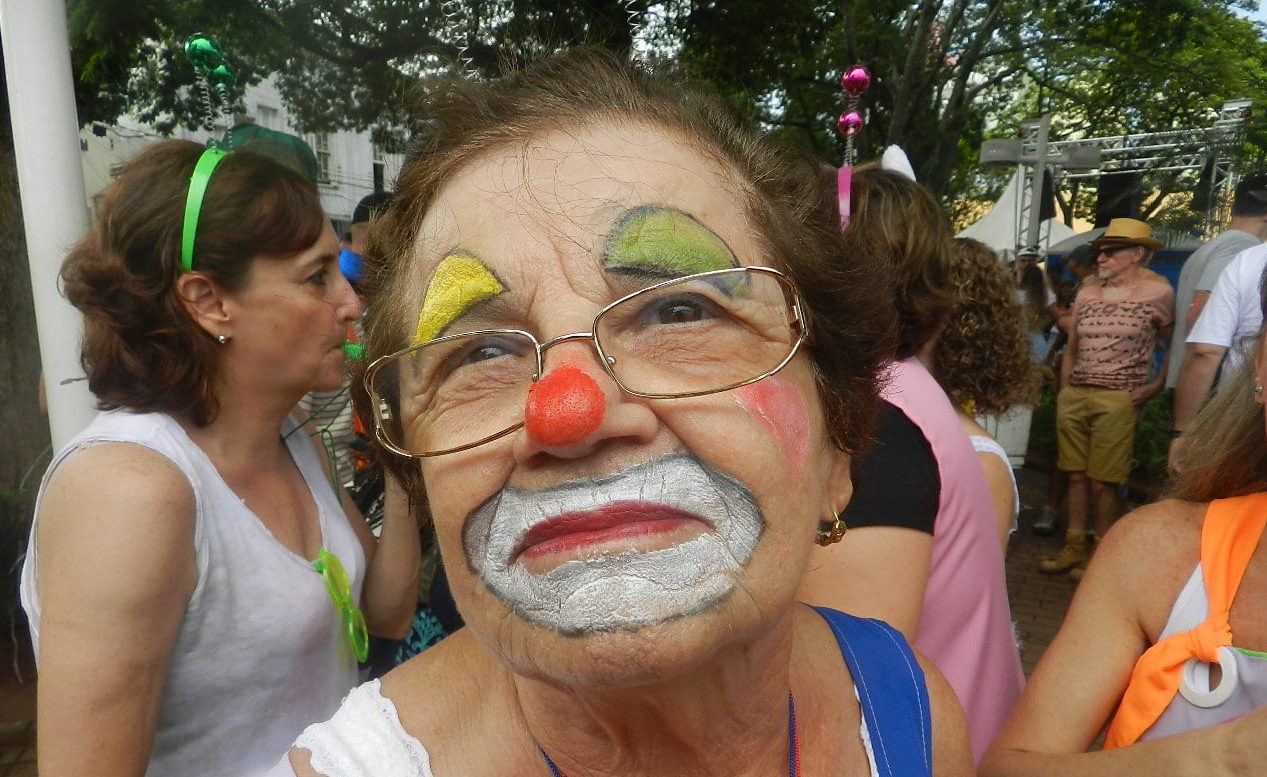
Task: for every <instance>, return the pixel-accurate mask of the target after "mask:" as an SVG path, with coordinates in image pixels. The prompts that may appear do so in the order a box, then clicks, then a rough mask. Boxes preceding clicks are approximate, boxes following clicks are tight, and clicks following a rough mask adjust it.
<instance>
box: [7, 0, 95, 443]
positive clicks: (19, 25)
mask: <svg viewBox="0 0 1267 777" xmlns="http://www.w3.org/2000/svg"><path fill="white" fill-rule="evenodd" d="M0 36H3V38H4V69H5V74H6V76H7V78H8V84H7V87H8V90H9V111H10V114H11V116H12V117H13V146H14V151H15V152H16V157H17V168H18V184H19V187H20V188H21V192H22V223H23V225H24V226H25V228H26V250H27V260H28V262H29V263H30V265H31V290H32V292H33V294H34V297H35V318H36V328H37V331H38V332H39V337H40V361H41V362H42V363H43V365H44V389H45V392H46V396H47V398H48V420H49V429H50V431H51V432H52V438H53V448H54V449H57V448H60V447H61V446H62V445H63V444H65V443H66V442H67V441H69V440H70V438H71V437H73V436H75V434H76V433H78V432H79V430H81V429H82V428H83V427H84V426H86V425H87V423H88V421H89V420H91V418H92V416H93V413H94V410H93V397H92V394H91V393H90V392H89V391H88V384H87V382H86V381H83V380H76V379H77V378H82V377H83V374H84V373H83V368H82V367H81V366H80V364H79V339H80V334H81V331H82V329H83V320H82V318H81V317H80V315H79V311H77V310H75V309H74V308H73V307H71V305H70V303H69V302H67V301H66V299H65V298H64V297H62V295H61V294H60V293H59V292H58V290H57V272H58V270H59V269H60V267H61V264H62V259H63V258H65V256H66V252H67V250H68V249H69V248H70V246H71V245H72V244H73V243H74V242H75V241H76V240H78V239H79V238H80V237H81V236H82V235H83V234H84V232H86V231H87V229H88V205H87V198H86V197H85V195H84V175H83V168H82V167H81V163H80V161H79V120H78V118H77V117H76V116H75V92H74V82H73V81H72V80H71V73H70V39H69V36H68V35H67V32H66V5H65V2H64V0H0ZM32 379H34V376H32Z"/></svg>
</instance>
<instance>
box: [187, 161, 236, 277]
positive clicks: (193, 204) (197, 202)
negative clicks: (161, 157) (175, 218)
mask: <svg viewBox="0 0 1267 777" xmlns="http://www.w3.org/2000/svg"><path fill="white" fill-rule="evenodd" d="M228 155H229V152H228V151H225V150H224V149H221V148H214V147H212V148H208V149H207V150H206V151H204V152H202V156H200V157H198V164H196V165H194V171H193V173H191V174H190V176H189V194H188V195H186V197H185V223H184V226H183V227H182V228H181V231H180V266H181V267H183V268H184V271H185V272H189V271H191V270H193V269H194V241H195V240H196V239H197V236H198V216H199V214H201V213H202V198H203V195H205V194H206V193H207V184H208V183H210V182H211V173H212V172H213V171H215V169H216V166H217V165H219V164H220V163H221V162H222V161H224V158H225V157H226V156H228Z"/></svg>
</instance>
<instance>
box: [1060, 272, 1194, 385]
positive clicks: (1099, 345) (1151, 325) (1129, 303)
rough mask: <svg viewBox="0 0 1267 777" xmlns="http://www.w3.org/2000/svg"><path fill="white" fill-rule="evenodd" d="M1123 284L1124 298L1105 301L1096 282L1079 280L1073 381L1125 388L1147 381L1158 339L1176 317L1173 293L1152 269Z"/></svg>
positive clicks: (1102, 291) (1075, 312) (1076, 301)
mask: <svg viewBox="0 0 1267 777" xmlns="http://www.w3.org/2000/svg"><path fill="white" fill-rule="evenodd" d="M1112 288H1113V287H1110V289H1112ZM1125 288H1126V291H1127V295H1126V297H1125V298H1123V299H1114V300H1106V299H1104V291H1105V288H1104V286H1103V285H1101V284H1084V285H1083V287H1082V289H1080V290H1079V291H1078V296H1077V298H1075V299H1074V303H1073V317H1074V327H1075V331H1076V332H1077V334H1078V351H1077V353H1075V354H1074V360H1073V373H1072V376H1071V382H1072V383H1073V384H1074V385H1078V386H1099V387H1101V388H1109V389H1124V390H1127V391H1130V390H1131V389H1135V388H1139V387H1140V386H1142V385H1144V384H1145V383H1147V382H1148V377H1149V368H1150V366H1151V361H1152V356H1153V351H1154V350H1155V349H1156V347H1157V337H1158V335H1159V333H1160V332H1161V330H1163V329H1165V328H1166V327H1167V326H1168V325H1169V324H1171V323H1173V322H1174V320H1175V292H1174V289H1172V288H1171V287H1170V283H1169V281H1167V280H1166V279H1165V278H1163V277H1162V276H1160V275H1157V274H1156V273H1153V272H1151V271H1148V272H1146V274H1145V275H1144V277H1142V278H1140V279H1139V280H1138V281H1136V282H1135V283H1134V284H1133V285H1132V286H1129V287H1125Z"/></svg>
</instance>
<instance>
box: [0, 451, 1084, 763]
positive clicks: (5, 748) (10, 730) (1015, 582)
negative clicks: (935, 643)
mask: <svg viewBox="0 0 1267 777" xmlns="http://www.w3.org/2000/svg"><path fill="white" fill-rule="evenodd" d="M1019 474H1020V478H1019V480H1020V491H1021V519H1020V520H1021V529H1020V531H1019V532H1017V533H1016V534H1015V535H1014V536H1013V537H1012V542H1011V547H1010V548H1009V550H1008V558H1007V585H1008V592H1009V593H1010V595H1011V602H1012V617H1013V618H1014V619H1015V620H1016V626H1017V633H1018V634H1019V635H1020V638H1021V662H1022V664H1023V665H1024V667H1025V674H1027V675H1028V674H1029V673H1030V672H1031V671H1033V669H1034V665H1035V664H1036V663H1037V662H1038V658H1039V656H1041V655H1042V652H1043V650H1044V649H1045V648H1046V647H1047V644H1048V643H1049V642H1050V641H1051V639H1052V637H1053V636H1055V634H1056V630H1057V629H1059V628H1060V622H1061V620H1062V619H1063V618H1064V616H1065V610H1066V609H1068V607H1069V600H1070V598H1071V597H1072V596H1073V591H1074V585H1073V583H1071V582H1070V581H1069V580H1068V578H1066V577H1065V576H1063V575H1060V576H1055V577H1052V576H1048V575H1043V574H1040V573H1039V572H1038V571H1037V565H1038V560H1039V559H1040V558H1042V557H1043V556H1044V555H1048V554H1050V553H1054V552H1055V551H1056V550H1058V549H1059V546H1060V542H1061V538H1060V537H1050V538H1038V537H1034V536H1032V535H1031V534H1030V533H1029V527H1030V524H1032V523H1033V522H1034V519H1035V518H1036V517H1037V516H1038V511H1039V510H1040V508H1041V507H1042V505H1043V502H1044V500H1045V497H1046V492H1047V474H1046V472H1044V471H1041V470H1039V469H1035V468H1030V467H1027V468H1024V469H1022V470H1021V471H1020V473H1019ZM18 653H19V654H18V658H17V661H16V663H15V661H14V658H13V649H12V647H11V646H10V644H9V639H8V635H0V777H35V775H36V769H35V723H34V722H33V721H34V719H35V671H34V669H33V667H32V666H31V662H30V654H29V648H28V647H27V646H26V645H21V646H19V649H18ZM15 667H17V668H18V669H19V670H20V673H21V675H22V677H23V679H24V680H25V682H19V681H18V679H17V677H16V676H15V672H14V668H15Z"/></svg>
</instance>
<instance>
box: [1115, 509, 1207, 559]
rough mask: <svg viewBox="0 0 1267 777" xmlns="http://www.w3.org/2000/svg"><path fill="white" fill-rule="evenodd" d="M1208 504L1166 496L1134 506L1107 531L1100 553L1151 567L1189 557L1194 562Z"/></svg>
mask: <svg viewBox="0 0 1267 777" xmlns="http://www.w3.org/2000/svg"><path fill="white" fill-rule="evenodd" d="M1207 506H1208V505H1206V504H1203V503H1199V502H1183V501H1180V500H1178V499H1165V500H1162V501H1160V502H1154V503H1152V504H1147V505H1144V506H1143V507H1140V508H1138V509H1136V510H1132V511H1131V512H1130V513H1127V514H1126V515H1125V516H1123V517H1122V518H1121V519H1120V520H1118V522H1117V523H1116V524H1114V526H1113V528H1112V529H1111V530H1110V531H1109V533H1108V534H1107V535H1105V537H1104V539H1103V541H1102V542H1101V543H1100V547H1099V549H1098V550H1097V555H1098V554H1108V555H1110V556H1113V557H1114V558H1115V559H1117V560H1118V561H1119V563H1132V564H1143V565H1147V566H1148V567H1153V566H1155V565H1157V564H1162V563H1165V562H1166V561H1174V562H1182V561H1186V560H1187V559H1189V558H1191V559H1192V560H1193V562H1194V563H1195V559H1196V557H1197V552H1198V551H1199V548H1200V540H1201V521H1202V519H1203V518H1204V516H1205V510H1206V507H1207Z"/></svg>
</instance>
